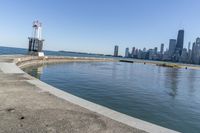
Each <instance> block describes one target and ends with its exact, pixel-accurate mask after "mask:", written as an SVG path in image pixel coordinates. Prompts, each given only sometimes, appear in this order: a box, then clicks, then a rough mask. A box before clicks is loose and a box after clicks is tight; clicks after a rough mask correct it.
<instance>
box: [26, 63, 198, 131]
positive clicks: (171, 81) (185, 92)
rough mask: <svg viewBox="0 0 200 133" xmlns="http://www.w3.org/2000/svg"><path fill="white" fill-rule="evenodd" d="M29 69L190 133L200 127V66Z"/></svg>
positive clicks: (77, 65)
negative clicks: (199, 69) (179, 67)
mask: <svg viewBox="0 0 200 133" xmlns="http://www.w3.org/2000/svg"><path fill="white" fill-rule="evenodd" d="M25 71H27V72H28V73H30V74H31V75H33V76H35V77H37V78H39V79H41V80H42V81H44V82H46V83H48V84H51V85H53V86H55V87H57V88H60V89H62V90H64V91H67V92H69V93H71V94H74V95H77V96H79V97H82V98H84V99H87V100H89V101H92V102H95V103H98V104H101V105H103V106H107V107H109V108H112V109H114V110H116V111H119V112H122V113H125V114H128V115H130V116H133V117H137V118H139V119H142V120H146V121H149V122H152V123H155V124H158V125H161V126H164V127H167V128H171V129H174V130H178V131H181V132H185V133H198V132H199V131H200V126H199V123H200V87H199V86H200V71H197V70H189V69H187V70H186V69H174V68H167V67H159V66H155V65H147V64H146V65H145V64H137V63H133V64H131V63H122V62H97V63H95V62H93V63H92V62H90V63H86V62H85V63H83V62H82V63H78V62H76V63H63V64H52V65H46V66H42V67H41V66H40V67H32V68H28V69H26V70H25Z"/></svg>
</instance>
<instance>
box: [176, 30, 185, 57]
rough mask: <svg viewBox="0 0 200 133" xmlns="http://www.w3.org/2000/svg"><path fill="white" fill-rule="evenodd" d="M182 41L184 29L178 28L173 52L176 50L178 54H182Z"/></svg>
mask: <svg viewBox="0 0 200 133" xmlns="http://www.w3.org/2000/svg"><path fill="white" fill-rule="evenodd" d="M183 42H184V30H179V31H178V37H177V42H176V48H175V52H177V53H178V54H179V56H180V55H181V54H182V50H183Z"/></svg>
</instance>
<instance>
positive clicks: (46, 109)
mask: <svg viewBox="0 0 200 133" xmlns="http://www.w3.org/2000/svg"><path fill="white" fill-rule="evenodd" d="M69 61H112V60H108V59H96V58H71V57H68V58H67V57H45V58H38V57H32V56H0V133H16V132H20V133H22V132H24V133H29V132H34V133H35V132H42V133H43V132H49V133H61V132H63V133H146V132H149V133H176V131H173V130H170V129H167V128H164V127H161V126H158V125H155V124H152V123H149V122H145V121H142V120H139V119H136V118H133V117H130V116H127V115H125V114H122V113H119V112H116V111H114V110H111V109H109V108H106V107H103V106H101V105H97V104H95V103H92V102H89V101H87V100H84V99H81V98H79V97H76V96H74V95H72V94H69V93H66V92H64V91H62V90H59V89H57V88H55V87H52V86H50V85H48V84H46V83H44V82H42V81H40V80H38V79H36V78H34V77H31V76H30V75H28V74H26V73H25V72H23V71H22V70H21V69H20V67H27V66H29V65H34V64H41V63H55V62H69Z"/></svg>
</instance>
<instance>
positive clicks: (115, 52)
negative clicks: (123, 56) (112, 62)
mask: <svg viewBox="0 0 200 133" xmlns="http://www.w3.org/2000/svg"><path fill="white" fill-rule="evenodd" d="M118 51H119V46H117V45H115V48H114V56H115V57H117V56H118Z"/></svg>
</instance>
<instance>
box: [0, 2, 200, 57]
mask: <svg viewBox="0 0 200 133" xmlns="http://www.w3.org/2000/svg"><path fill="white" fill-rule="evenodd" d="M199 5H200V0H0V45H4V46H14V47H23V48H26V47H27V44H28V39H27V37H28V36H30V35H31V33H32V21H33V20H39V21H41V22H42V23H43V37H44V39H45V47H44V48H45V49H47V50H69V51H81V52H93V53H104V54H113V49H114V45H119V48H120V53H121V54H124V51H125V48H126V47H129V48H131V47H132V46H136V47H138V48H143V47H146V48H151V47H155V46H157V47H160V44H161V43H164V44H165V47H166V46H167V47H168V42H169V39H170V38H175V39H176V37H177V32H178V29H181V28H184V30H185V42H184V46H185V47H186V46H187V43H188V41H192V42H193V41H194V40H195V38H196V37H197V36H200V15H199V14H200V8H199Z"/></svg>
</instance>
